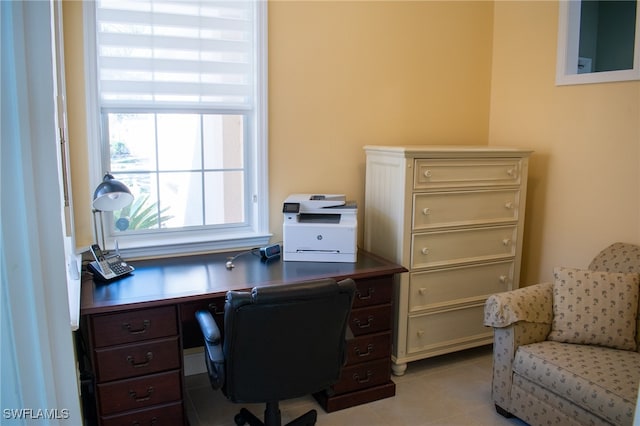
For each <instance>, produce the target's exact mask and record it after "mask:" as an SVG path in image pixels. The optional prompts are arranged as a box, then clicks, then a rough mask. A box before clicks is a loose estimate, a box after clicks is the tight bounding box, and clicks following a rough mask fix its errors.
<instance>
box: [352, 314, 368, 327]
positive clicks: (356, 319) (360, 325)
mask: <svg viewBox="0 0 640 426" xmlns="http://www.w3.org/2000/svg"><path fill="white" fill-rule="evenodd" d="M353 322H355V323H356V325H357V326H358V328H369V327H371V324H372V323H373V315H369V316H368V317H367V323H366V324H361V323H360V318H355V319H354V320H353Z"/></svg>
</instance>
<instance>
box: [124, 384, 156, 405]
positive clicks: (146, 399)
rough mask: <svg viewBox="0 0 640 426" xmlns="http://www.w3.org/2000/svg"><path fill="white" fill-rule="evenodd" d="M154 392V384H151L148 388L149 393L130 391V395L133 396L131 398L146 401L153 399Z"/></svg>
mask: <svg viewBox="0 0 640 426" xmlns="http://www.w3.org/2000/svg"><path fill="white" fill-rule="evenodd" d="M152 393H153V386H149V387H148V388H147V394H146V395H145V396H140V397H139V396H138V393H137V392H136V391H132V390H130V391H129V396H130V397H131V399H133V400H135V401H136V402H145V401H148V400H150V399H151V394H152Z"/></svg>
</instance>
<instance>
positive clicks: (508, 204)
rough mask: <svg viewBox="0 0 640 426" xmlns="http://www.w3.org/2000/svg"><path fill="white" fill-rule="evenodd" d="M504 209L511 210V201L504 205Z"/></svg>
mask: <svg viewBox="0 0 640 426" xmlns="http://www.w3.org/2000/svg"><path fill="white" fill-rule="evenodd" d="M504 208H505V209H510V210H511V209H513V203H512V202H511V201H507V202H506V203H505V205H504Z"/></svg>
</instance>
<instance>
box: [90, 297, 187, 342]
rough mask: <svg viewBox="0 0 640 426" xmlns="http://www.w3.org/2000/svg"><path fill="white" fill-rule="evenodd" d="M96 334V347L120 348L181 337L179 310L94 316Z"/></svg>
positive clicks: (165, 308)
mask: <svg viewBox="0 0 640 426" xmlns="http://www.w3.org/2000/svg"><path fill="white" fill-rule="evenodd" d="M92 331H93V340H94V345H95V347H97V348H99V347H102V346H111V345H118V344H121V343H130V342H136V341H139V340H146V339H155V338H158V337H165V336H175V335H177V334H178V325H177V320H176V308H175V307H174V306H163V307H160V308H151V309H140V310H137V311H126V312H119V313H116V314H105V315H94V316H93V317H92Z"/></svg>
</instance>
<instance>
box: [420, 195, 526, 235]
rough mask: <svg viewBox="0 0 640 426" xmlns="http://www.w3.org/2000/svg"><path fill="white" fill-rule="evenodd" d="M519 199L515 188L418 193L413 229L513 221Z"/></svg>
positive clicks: (515, 218) (516, 216)
mask: <svg viewBox="0 0 640 426" xmlns="http://www.w3.org/2000/svg"><path fill="white" fill-rule="evenodd" d="M519 198H520V191H518V190H515V189H505V190H494V191H460V192H434V193H423V194H415V195H414V200H413V229H414V230H421V229H430V228H436V227H447V226H449V227H450V226H468V225H481V224H491V223H498V222H514V221H516V220H517V219H518V201H519Z"/></svg>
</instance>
